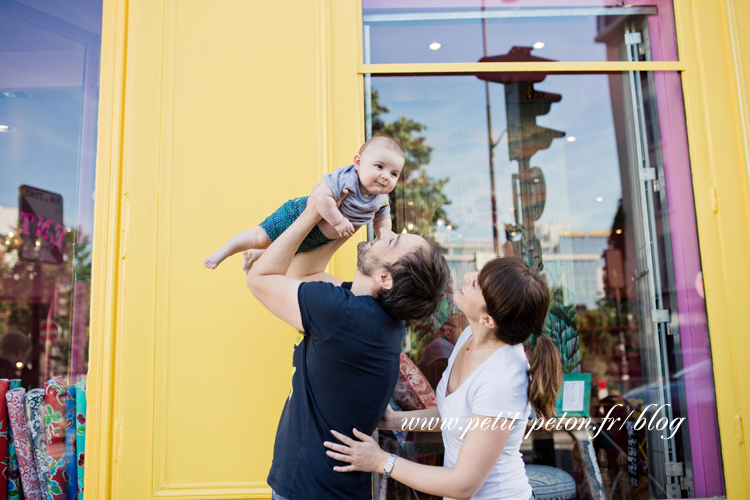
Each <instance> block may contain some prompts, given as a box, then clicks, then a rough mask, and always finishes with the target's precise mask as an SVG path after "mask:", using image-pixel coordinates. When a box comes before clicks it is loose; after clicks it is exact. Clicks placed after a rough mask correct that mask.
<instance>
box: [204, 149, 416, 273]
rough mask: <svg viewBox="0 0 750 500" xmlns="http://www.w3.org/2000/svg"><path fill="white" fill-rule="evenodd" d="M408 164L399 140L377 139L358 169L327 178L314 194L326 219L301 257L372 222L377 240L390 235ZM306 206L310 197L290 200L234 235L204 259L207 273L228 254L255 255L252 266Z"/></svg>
mask: <svg viewBox="0 0 750 500" xmlns="http://www.w3.org/2000/svg"><path fill="white" fill-rule="evenodd" d="M404 162H405V158H404V152H403V151H402V150H401V147H400V146H399V145H398V143H397V142H396V141H395V140H393V139H391V138H390V137H388V136H385V135H376V136H375V137H372V138H371V139H369V140H368V141H367V142H365V143H364V144H363V145H362V147H361V148H359V153H358V154H357V155H355V156H354V164H352V165H349V166H348V167H342V168H338V169H336V170H334V172H333V173H331V174H326V175H325V176H324V177H323V181H324V182H320V183H318V184H317V186H316V187H315V188H314V189H313V191H312V193H311V194H310V196H313V197H315V204H316V206H317V207H318V210H319V211H320V215H321V216H322V217H323V220H321V221H320V222H319V223H318V225H317V226H316V227H314V228H313V230H312V231H310V234H308V235H307V236H306V237H305V239H304V240H303V241H302V244H301V245H300V246H299V249H297V252H307V251H308V250H312V249H313V248H317V247H319V246H321V245H325V244H326V243H328V242H330V241H333V240H335V239H336V238H348V237H349V236H351V235H353V234H354V232H355V231H356V230H357V229H358V228H359V227H360V226H364V225H365V224H367V223H368V222H370V221H373V228H374V230H375V234H376V235H379V234H380V231H381V230H382V229H383V228H385V229H388V230H390V229H391V215H390V212H391V208H390V205H389V204H388V193H390V192H391V191H393V189H394V188H395V187H396V181H398V177H399V175H401V170H402V169H403V168H404ZM345 189H346V190H348V191H349V194H348V196H346V198H344V201H343V202H342V203H341V207H340V208H339V207H337V206H336V200H337V199H339V198H340V197H341V195H342V194H343V192H344V190H345ZM305 206H307V196H303V197H301V198H295V199H293V200H289V201H287V202H286V203H284V204H283V205H281V206H280V207H279V208H278V209H277V210H276V211H275V212H274V213H272V214H271V215H270V216H268V217H267V218H266V220H264V221H263V222H261V223H260V225H259V226H258V227H255V228H253V229H247V230H245V231H242V232H241V233H238V234H236V235H234V236H232V237H231V238H230V239H229V241H227V242H226V243H224V245H222V247H221V248H220V249H219V250H217V251H216V252H214V253H212V254H211V255H209V256H208V257H206V258H205V259H204V260H203V264H204V265H205V266H206V268H207V269H215V268H216V267H217V266H218V265H219V264H221V262H222V261H223V260H224V259H226V258H227V257H229V256H230V255H234V254H236V253H239V252H242V251H244V250H253V251H252V252H251V256H250V259H249V261H248V262H246V263H245V265H246V266H247V265H252V262H254V261H255V260H257V259H258V258H259V257H260V256H261V254H262V253H263V249H264V248H266V247H268V245H270V244H271V242H272V241H274V240H276V238H278V237H279V236H280V235H281V233H283V232H284V230H285V229H286V228H288V227H289V226H291V225H292V223H293V222H294V221H295V220H296V218H297V217H299V215H300V214H301V213H302V212H303V211H304V210H305Z"/></svg>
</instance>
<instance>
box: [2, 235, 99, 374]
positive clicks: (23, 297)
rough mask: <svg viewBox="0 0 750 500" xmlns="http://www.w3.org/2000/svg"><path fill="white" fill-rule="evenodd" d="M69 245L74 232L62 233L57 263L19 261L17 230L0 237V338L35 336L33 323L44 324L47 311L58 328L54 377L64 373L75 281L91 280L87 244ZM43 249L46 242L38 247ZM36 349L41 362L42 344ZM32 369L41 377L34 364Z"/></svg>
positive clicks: (53, 369) (66, 364) (19, 243)
mask: <svg viewBox="0 0 750 500" xmlns="http://www.w3.org/2000/svg"><path fill="white" fill-rule="evenodd" d="M11 234H12V236H11ZM75 241H76V231H75V230H71V231H68V232H66V233H65V236H64V238H63V242H62V245H61V246H62V248H63V259H62V263H60V264H51V263H46V262H39V261H29V260H24V259H23V258H19V254H20V249H21V245H22V239H21V236H20V235H19V232H18V231H17V230H16V231H15V232H14V233H10V234H0V335H4V334H5V333H7V332H8V331H9V330H18V331H21V332H23V333H25V334H27V335H31V334H32V330H34V329H36V331H37V332H38V329H39V324H40V323H41V322H43V321H45V320H46V319H47V317H48V314H49V313H50V309H51V308H52V317H51V319H53V320H54V321H55V322H57V323H58V324H59V325H60V327H61V331H60V332H59V334H60V335H59V337H58V338H57V340H56V342H55V347H54V349H53V352H55V353H56V354H55V355H54V356H53V360H52V365H51V368H52V371H53V372H58V373H64V372H65V371H67V366H68V363H69V357H70V347H71V346H70V341H71V338H70V336H71V331H72V328H73V319H74V318H73V289H74V287H75V282H76V278H77V279H78V280H79V281H80V280H89V279H90V276H91V243H90V242H88V241H84V242H79V243H75ZM45 244H48V242H42V245H45ZM85 326H86V328H87V327H88V324H87V323H86V325H85ZM37 349H38V350H37V351H36V352H37V353H38V354H39V355H41V356H42V359H43V358H44V340H42V339H39V345H38V346H37ZM34 364H35V365H37V366H36V369H37V370H39V376H40V377H41V374H42V373H43V367H42V366H40V364H41V363H40V360H35V363H34ZM39 382H41V380H39V381H33V382H32V383H34V384H36V383H39Z"/></svg>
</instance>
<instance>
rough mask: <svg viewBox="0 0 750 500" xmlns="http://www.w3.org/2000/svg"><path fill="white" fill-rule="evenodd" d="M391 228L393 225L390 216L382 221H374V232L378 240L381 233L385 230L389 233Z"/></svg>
mask: <svg viewBox="0 0 750 500" xmlns="http://www.w3.org/2000/svg"><path fill="white" fill-rule="evenodd" d="M391 226H392V223H391V216H390V215H389V216H388V217H384V218H382V219H375V220H374V221H372V230H373V232H374V233H375V237H376V238H377V237H378V236H380V231H382V230H383V229H387V230H388V231H390V230H391Z"/></svg>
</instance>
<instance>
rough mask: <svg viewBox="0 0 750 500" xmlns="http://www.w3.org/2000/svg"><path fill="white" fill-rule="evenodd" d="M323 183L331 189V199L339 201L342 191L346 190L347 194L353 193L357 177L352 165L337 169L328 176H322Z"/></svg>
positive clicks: (357, 180)
mask: <svg viewBox="0 0 750 500" xmlns="http://www.w3.org/2000/svg"><path fill="white" fill-rule="evenodd" d="M323 182H325V183H326V185H327V186H328V187H329V188H331V191H333V197H334V198H335V199H339V198H340V197H341V193H342V191H344V189H348V190H349V194H351V193H352V192H353V189H354V187H355V185H356V183H357V182H359V178H358V177H357V171H356V170H355V169H354V165H349V166H348V167H342V168H337V169H336V170H334V171H333V172H331V173H330V174H326V175H324V176H323Z"/></svg>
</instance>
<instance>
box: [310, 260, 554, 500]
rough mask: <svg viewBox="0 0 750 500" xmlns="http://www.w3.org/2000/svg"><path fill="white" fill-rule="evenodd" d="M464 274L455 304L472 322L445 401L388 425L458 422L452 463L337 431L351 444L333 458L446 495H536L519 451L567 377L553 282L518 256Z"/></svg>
mask: <svg viewBox="0 0 750 500" xmlns="http://www.w3.org/2000/svg"><path fill="white" fill-rule="evenodd" d="M464 278H465V280H466V284H465V285H464V287H463V288H462V289H461V290H460V291H459V292H458V293H457V294H455V295H454V301H455V302H456V305H457V306H458V308H459V309H460V310H461V312H463V313H464V314H465V315H466V317H467V319H468V321H469V327H468V328H467V329H466V330H464V332H463V333H462V334H461V337H460V338H459V340H458V342H457V343H456V348H455V349H454V351H453V354H452V355H451V358H450V360H449V362H448V368H447V370H446V371H445V373H444V374H443V378H442V380H441V381H440V384H439V385H438V390H437V403H438V406H437V407H436V408H430V409H427V410H417V411H413V412H392V411H387V412H386V414H385V415H384V417H383V420H382V421H381V427H383V428H387V429H393V428H401V426H402V424H403V419H404V418H407V419H408V418H412V417H417V418H428V419H429V418H434V417H437V418H441V417H442V419H443V420H442V421H443V422H450V421H451V419H456V422H458V424H457V425H453V427H451V426H450V424H446V428H445V429H444V430H443V441H444V443H445V462H444V467H430V466H425V465H421V464H416V463H413V462H410V461H408V460H405V459H402V458H397V457H395V456H393V455H391V456H389V455H388V453H386V452H384V451H382V450H381V449H380V448H378V445H377V443H376V442H375V441H374V440H373V439H372V438H371V437H370V436H369V435H367V434H366V433H362V432H359V431H358V430H357V429H354V434H355V436H356V437H358V438H359V439H360V441H357V440H354V439H351V438H350V437H347V436H345V435H343V434H341V433H338V432H335V433H334V435H335V436H336V437H337V438H338V439H339V440H340V441H341V442H342V443H344V444H336V443H330V442H326V443H324V444H325V446H326V447H327V448H329V451H328V452H327V453H328V456H329V457H331V458H335V459H337V460H340V461H342V462H345V463H346V464H345V465H343V466H337V467H335V468H334V470H336V471H339V472H349V471H355V470H356V471H369V472H380V473H384V472H385V473H388V472H390V475H391V476H392V477H393V478H394V479H395V480H397V481H400V482H402V483H404V484H406V485H408V486H411V487H412V488H414V489H417V490H419V491H424V492H426V493H430V494H433V495H443V496H445V497H446V498H474V499H486V500H490V499H492V500H495V499H517V500H527V499H530V498H534V497H533V493H532V490H531V487H530V486H529V481H528V479H527V477H526V474H525V473H524V464H523V459H522V457H521V453H520V451H519V448H520V445H521V441H522V440H523V433H524V429H525V423H526V421H527V420H528V418H529V414H530V411H531V407H533V408H534V411H535V412H536V414H537V416H539V417H542V418H545V419H546V418H551V417H552V416H553V413H554V408H555V398H556V395H557V390H558V388H559V386H560V382H561V379H562V369H561V366H560V355H559V353H558V351H557V348H556V347H555V344H554V343H553V342H552V339H551V338H550V337H549V336H547V335H545V334H544V333H541V329H542V326H543V325H544V318H545V316H546V314H547V308H548V306H549V292H548V290H547V285H546V284H545V282H544V280H543V279H542V277H541V276H539V274H537V273H536V272H534V271H532V270H531V269H530V268H529V267H528V266H527V265H526V264H525V263H524V262H523V261H521V260H519V259H517V258H515V257H505V258H501V259H494V260H492V261H490V262H488V263H487V264H486V265H485V266H484V267H483V268H482V270H481V271H480V272H479V273H467V274H466V275H465V276H464ZM532 334H535V335H537V341H536V348H535V349H534V352H533V354H532V356H531V360H530V363H531V366H530V367H529V364H528V361H527V358H526V354H525V352H524V348H523V345H522V343H523V342H525V341H526V340H528V338H529V337H530V336H531V335H532ZM500 417H504V418H500ZM516 419H517V420H519V422H517V423H515V425H513V422H514V420H516ZM366 432H367V430H366Z"/></svg>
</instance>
